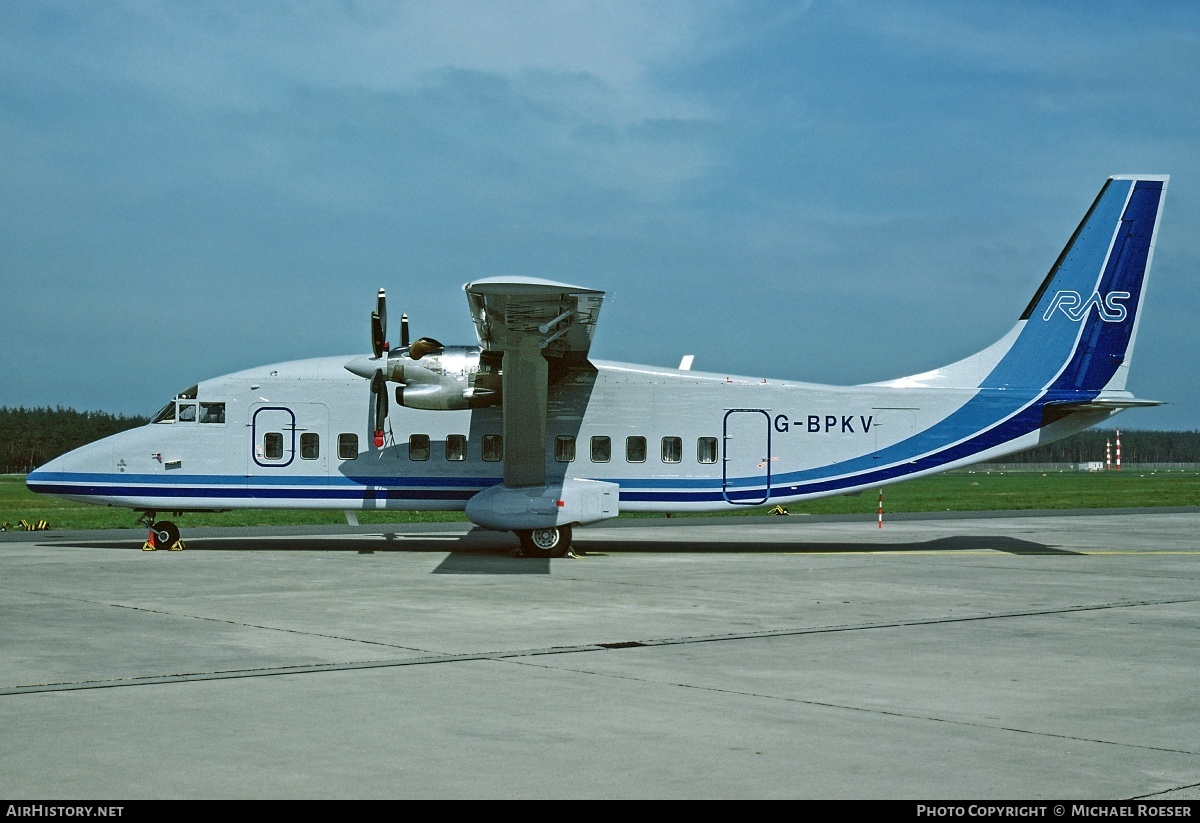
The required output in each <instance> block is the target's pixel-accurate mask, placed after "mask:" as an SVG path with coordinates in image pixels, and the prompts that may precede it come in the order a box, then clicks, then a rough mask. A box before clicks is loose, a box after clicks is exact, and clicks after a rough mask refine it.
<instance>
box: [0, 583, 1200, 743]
mask: <svg viewBox="0 0 1200 823" xmlns="http://www.w3.org/2000/svg"><path fill="white" fill-rule="evenodd" d="M1198 600H1200V598H1191V597H1189V598H1172V599H1165V600H1132V601H1117V602H1112V603H1092V604H1086V605H1077V606H1064V607H1061V608H1054V609H1023V610H1020V611H1012V612H993V613H982V614H969V615H956V616H942V617H928V618H914V619H911V620H889V621H880V622H873V623H857V624H843V625H833V626H811V627H807V628H800V629H768V630H763V631H757V632H735V633H728V634H717V635H706V636H696V637H675V638H660V639H657V640H654V639H651V640H636V641H621V642H605V643H587V644H581V645H575V646H554V647H549V648H543V649H516V650H512V651H505V652H476V653H469V654H448V655H432V656H428V655H427V656H423V657H413V658H404V659H400V660H397V659H390V660H387V659H385V660H366V661H359V662H349V663H313V664H306V665H297V666H272V667H265V668H258V669H232V670H227V671H216V672H189V673H180V674H170V675H148V676H144V677H128V678H118V679H111V680H87V681H77V682H59V683H42V684H30V685H23V686H11V687H4V688H0V696H10V695H19V694H34V693H43V692H66V691H79V690H84V689H110V688H123V687H128V686H149V685H165V684H171V683H193V682H200V681H206V680H236V679H241V678H248V677H275V676H280V675H293V674H320V673H323V672H337V671H354V670H362V669H386V668H398V667H401V666H423V665H435V664H443V663H463V662H472V661H479V660H491V661H499V660H513V659H516V658H526V657H540V656H545V655H562V654H578V653H581V652H600V651H619V650H625V649H629V648H649V647H658V646H680V645H689V644H693V643H718V642H725V641H731V640H759V639H765V638H775V637H799V636H803V635H808V634H828V633H833V632H847V631H868V630H872V629H890V628H906V627H911V626H929V625H938V624H946V623H967V622H973V621H982V620H999V619H1006V618H1014V617H1042V616H1048V615H1054V614H1071V613H1075V612H1087V611H1103V610H1107V609H1124V608H1137V607H1141V606H1164V605H1172V604H1177V603H1194V602H1197V601H1198ZM110 605H111V604H110ZM123 608H136V607H123ZM144 611H150V610H144ZM163 614H169V613H163ZM197 619H202V620H215V619H214V618H197ZM215 622H224V623H229V622H231V621H219V620H217V621H215ZM234 625H247V626H248V627H250V628H267V627H259V626H250V625H248V624H234ZM275 630H276V631H289V632H290V631H294V630H291V629H275ZM297 633H299V634H305V633H304V632H297ZM318 636H322V637H328V636H326V635H318ZM337 639H343V638H337ZM351 642H372V641H358V640H353V641H351ZM380 645H385V644H380ZM398 648H402V647H398ZM830 705H833V704H830ZM989 728H992V727H989Z"/></svg>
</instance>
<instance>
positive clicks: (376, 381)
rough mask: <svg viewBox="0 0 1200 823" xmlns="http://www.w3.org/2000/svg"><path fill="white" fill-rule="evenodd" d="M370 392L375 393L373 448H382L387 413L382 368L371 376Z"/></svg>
mask: <svg viewBox="0 0 1200 823" xmlns="http://www.w3.org/2000/svg"><path fill="white" fill-rule="evenodd" d="M371 394H373V395H375V448H377V449H382V448H383V426H384V422H385V421H386V420H387V413H388V398H387V381H386V380H385V379H384V377H383V369H377V370H376V371H375V376H374V377H372V378H371Z"/></svg>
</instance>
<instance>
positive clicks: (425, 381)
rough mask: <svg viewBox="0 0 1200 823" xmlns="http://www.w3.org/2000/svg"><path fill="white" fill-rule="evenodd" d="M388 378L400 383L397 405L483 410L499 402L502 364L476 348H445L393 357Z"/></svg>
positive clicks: (414, 407)
mask: <svg viewBox="0 0 1200 823" xmlns="http://www.w3.org/2000/svg"><path fill="white" fill-rule="evenodd" d="M414 348H415V347H414ZM385 375H386V377H387V379H388V380H391V381H392V382H393V383H399V384H400V385H399V386H397V387H396V402H397V403H399V404H400V405H402V406H407V407H408V408H410V409H427V410H442V409H480V408H484V407H487V406H496V405H499V403H500V397H501V394H500V387H501V378H500V370H499V362H498V361H497V360H495V359H494V358H493V357H491V356H490V353H488V354H484V353H483V352H481V351H480V349H479V348H478V347H477V346H446V347H443V348H439V349H437V350H436V351H433V352H430V353H428V354H422V355H420V357H419V358H417V359H414V358H412V357H410V356H409V355H407V354H392V355H391V356H390V357H388V360H387V369H386V372H385Z"/></svg>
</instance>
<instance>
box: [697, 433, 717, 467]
mask: <svg viewBox="0 0 1200 823" xmlns="http://www.w3.org/2000/svg"><path fill="white" fill-rule="evenodd" d="M696 462H697V463H716V462H717V438H715V437H701V438H699V439H698V440H696Z"/></svg>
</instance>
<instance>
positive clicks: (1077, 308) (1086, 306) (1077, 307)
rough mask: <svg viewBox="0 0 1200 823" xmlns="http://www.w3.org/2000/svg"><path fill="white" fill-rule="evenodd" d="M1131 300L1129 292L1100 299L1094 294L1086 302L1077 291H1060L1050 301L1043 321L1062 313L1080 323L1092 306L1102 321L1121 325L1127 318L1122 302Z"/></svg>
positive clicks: (1098, 295) (1110, 294)
mask: <svg viewBox="0 0 1200 823" xmlns="http://www.w3.org/2000/svg"><path fill="white" fill-rule="evenodd" d="M1127 299H1129V292H1127V291H1110V292H1109V293H1108V294H1106V295H1104V298H1103V299H1101V298H1100V294H1099V292H1093V293H1092V296H1091V297H1089V298H1088V299H1087V301H1086V302H1085V301H1084V300H1083V298H1082V296H1081V295H1080V294H1079V292H1077V291H1066V290H1064V291H1059V292H1056V293H1055V295H1054V299H1053V300H1051V301H1050V306H1049V308H1047V309H1046V313H1045V314H1043V315H1042V319H1043V320H1049V319H1050V318H1051V317H1053V316H1054V313H1055V312H1056V311H1061V312H1062V313H1063V314H1065V315H1066V316H1067V317H1069V318H1071V320H1073V321H1074V322H1076V323H1078V322H1079V321H1080V320H1082V319H1083V318H1085V317H1087V313H1088V311H1089V310H1090V309H1091V308H1092V306H1095V307H1096V311H1097V312H1098V313H1099V314H1100V319H1101V320H1103V321H1104V322H1105V323H1120V322H1122V321H1123V320H1124V319H1125V317H1126V316H1127V312H1126V311H1125V307H1124V306H1123V305H1121V302H1120V301H1122V300H1127Z"/></svg>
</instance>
